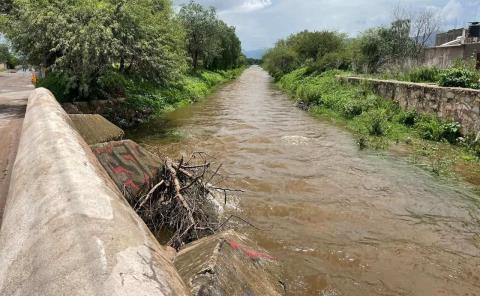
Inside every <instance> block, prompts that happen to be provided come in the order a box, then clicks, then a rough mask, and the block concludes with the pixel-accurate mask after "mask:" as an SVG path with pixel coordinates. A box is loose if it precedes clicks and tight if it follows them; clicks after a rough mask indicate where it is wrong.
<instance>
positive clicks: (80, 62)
mask: <svg viewBox="0 0 480 296" xmlns="http://www.w3.org/2000/svg"><path fill="white" fill-rule="evenodd" d="M0 32H3V33H4V34H5V36H6V37H7V38H8V40H9V41H10V42H11V44H12V47H13V48H14V49H15V51H16V52H19V53H21V54H22V55H24V56H25V57H26V60H27V62H28V63H29V64H30V65H35V66H37V67H40V68H42V69H44V70H46V72H47V75H46V77H45V78H43V79H41V80H40V81H39V83H38V86H43V87H46V88H48V89H50V90H51V91H52V92H53V93H54V94H55V96H56V97H57V99H58V100H59V101H61V102H71V101H84V100H94V99H111V98H119V97H123V98H127V101H126V102H127V103H126V104H127V105H126V107H125V108H127V107H128V108H130V109H133V110H134V111H138V110H140V111H141V112H142V113H157V112H159V111H161V110H164V109H165V108H167V107H168V106H176V105H179V104H182V103H185V102H191V101H195V100H198V99H199V98H200V97H203V96H205V95H206V94H207V93H208V92H209V91H210V89H211V88H212V87H213V86H215V85H216V84H218V83H221V82H224V81H226V80H228V79H232V78H234V77H236V75H238V73H239V71H240V70H235V69H240V68H241V66H242V65H244V64H246V59H245V57H244V56H243V55H242V54H241V44H240V40H239V39H238V37H237V36H236V33H235V28H234V27H229V26H227V25H226V24H225V23H224V22H223V21H221V20H219V19H218V18H217V15H216V12H215V10H214V9H213V8H204V7H202V6H201V5H199V4H197V3H194V2H190V3H188V4H186V5H184V6H183V7H182V8H181V10H180V12H179V13H178V14H175V13H174V10H173V8H172V3H171V1H170V0H138V1H127V0H120V1H117V0H79V1H78V0H75V1H73V0H68V1H64V0H49V1H37V0H10V1H7V2H6V3H5V4H2V6H0ZM132 107H133V108H132ZM136 107H138V108H139V109H138V110H136V109H135V108H136ZM146 109H148V112H146V111H145V110H146ZM144 111H145V112H144Z"/></svg>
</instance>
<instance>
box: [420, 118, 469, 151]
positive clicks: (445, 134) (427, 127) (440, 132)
mask: <svg viewBox="0 0 480 296" xmlns="http://www.w3.org/2000/svg"><path fill="white" fill-rule="evenodd" d="M415 127H416V128H417V130H418V131H419V132H420V136H421V137H422V138H423V139H425V140H431V141H442V140H446V141H448V142H449V143H451V144H455V143H456V142H457V139H458V138H460V137H461V136H462V134H461V128H462V126H461V124H460V123H458V122H442V121H441V120H440V119H438V118H437V117H436V116H434V115H430V114H424V115H422V116H421V117H420V120H419V121H418V123H417V124H416V125H415Z"/></svg>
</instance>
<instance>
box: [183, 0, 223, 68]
mask: <svg viewBox="0 0 480 296" xmlns="http://www.w3.org/2000/svg"><path fill="white" fill-rule="evenodd" d="M179 18H180V20H181V21H182V23H183V26H184V28H185V31H186V35H187V52H188V54H189V56H190V58H191V60H192V68H193V69H194V70H197V69H198V68H199V66H200V62H203V64H204V65H205V64H208V62H209V61H212V60H213V59H214V58H215V57H216V56H217V55H218V54H219V53H220V49H221V47H220V44H219V40H218V39H217V38H216V37H217V36H218V34H219V32H218V30H219V25H218V22H219V21H218V19H217V15H216V12H215V9H214V8H213V7H210V8H204V7H203V6H202V5H200V4H198V3H195V2H193V1H192V2H190V3H188V4H187V5H184V6H182V8H181V9H180V12H179Z"/></svg>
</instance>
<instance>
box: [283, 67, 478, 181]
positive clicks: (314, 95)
mask: <svg viewBox="0 0 480 296" xmlns="http://www.w3.org/2000/svg"><path fill="white" fill-rule="evenodd" d="M341 74H346V73H345V72H341V71H338V70H331V71H326V72H323V73H320V74H311V73H309V72H308V69H307V68H305V67H304V68H300V69H297V70H295V71H293V72H291V73H289V74H287V75H284V76H283V77H282V78H281V79H280V80H279V81H278V85H279V87H280V88H282V89H283V90H285V91H286V92H287V93H288V94H289V95H291V96H292V97H293V98H295V99H296V100H297V102H298V103H301V104H302V105H303V106H307V108H308V110H309V112H310V113H311V114H312V115H313V116H317V117H321V118H324V119H326V120H331V121H334V122H336V123H338V124H340V125H343V126H345V127H346V128H347V129H349V130H351V131H352V132H353V133H354V134H355V137H356V139H357V143H358V145H359V147H360V148H361V149H364V148H374V149H383V148H386V147H389V146H390V145H391V144H394V143H395V144H403V145H404V146H405V147H407V150H409V151H411V152H409V154H410V155H411V159H412V161H414V162H415V163H418V164H419V165H421V166H426V167H428V168H429V169H430V170H431V171H432V172H433V173H435V174H446V173H448V172H452V171H457V172H460V173H461V172H462V171H461V170H460V169H459V168H460V167H465V166H468V167H471V166H472V165H473V163H476V162H477V161H478V159H479V158H480V145H478V142H477V141H475V137H473V136H466V137H464V136H462V135H461V133H460V130H461V126H460V124H458V123H456V122H449V121H444V120H441V119H440V118H438V117H437V116H434V115H431V114H421V113H418V112H416V111H404V110H402V109H401V108H400V106H398V104H396V103H394V102H392V101H390V100H385V99H384V98H381V97H379V96H376V95H375V94H374V93H373V92H372V90H371V88H370V86H369V84H368V83H365V84H362V85H350V84H343V83H341V82H340V81H339V80H338V79H337V75H341ZM469 177H470V178H472V180H473V181H475V182H477V181H480V178H478V180H477V179H476V178H477V177H480V176H473V175H472V176H469Z"/></svg>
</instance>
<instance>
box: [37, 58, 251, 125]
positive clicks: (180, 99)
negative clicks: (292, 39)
mask: <svg viewBox="0 0 480 296" xmlns="http://www.w3.org/2000/svg"><path fill="white" fill-rule="evenodd" d="M243 70H244V68H243V67H242V68H237V69H233V70H221V71H206V70H204V71H197V72H195V73H192V74H190V75H185V76H183V77H182V79H180V80H179V81H177V82H176V83H175V84H170V85H168V86H163V85H159V84H157V83H155V82H152V81H149V80H145V79H142V78H140V77H136V76H133V77H131V76H126V75H122V74H121V73H119V72H118V71H111V72H109V73H106V74H105V75H103V76H102V78H101V79H99V81H97V83H96V88H95V91H94V92H93V91H92V97H91V100H98V99H100V100H106V99H116V98H126V100H125V101H123V102H122V103H119V105H118V106H116V107H115V108H113V109H112V110H107V111H106V112H104V113H103V115H104V116H106V117H107V118H108V119H109V120H111V121H112V122H114V123H115V124H117V125H119V126H121V127H124V128H128V127H132V126H135V125H137V124H139V123H142V122H144V121H146V120H148V119H149V118H151V117H154V116H157V115H160V114H161V113H163V112H167V111H171V110H173V109H175V108H178V107H179V106H183V105H186V104H189V103H192V102H195V101H198V100H199V99H201V98H203V97H205V96H207V95H208V94H209V93H210V92H211V91H212V90H213V89H214V88H215V87H216V86H217V85H220V84H222V83H224V82H226V81H229V80H232V79H235V78H236V77H238V76H239V75H240V74H241V73H242V72H243ZM37 87H45V88H47V89H49V90H50V91H52V93H53V94H54V95H55V97H56V98H57V100H58V101H59V102H60V103H67V102H75V101H76V100H77V98H78V95H77V94H76V93H74V92H72V91H71V89H73V88H71V87H69V81H68V79H66V78H65V77H64V76H63V75H61V74H56V73H51V74H50V75H48V76H47V77H46V78H44V79H42V80H40V81H39V83H38V84H37Z"/></svg>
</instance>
